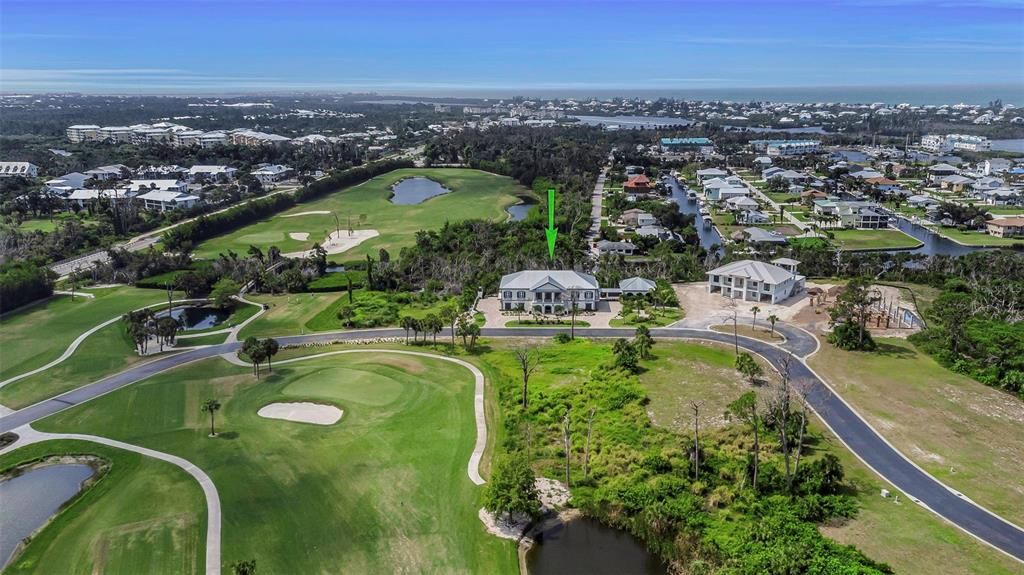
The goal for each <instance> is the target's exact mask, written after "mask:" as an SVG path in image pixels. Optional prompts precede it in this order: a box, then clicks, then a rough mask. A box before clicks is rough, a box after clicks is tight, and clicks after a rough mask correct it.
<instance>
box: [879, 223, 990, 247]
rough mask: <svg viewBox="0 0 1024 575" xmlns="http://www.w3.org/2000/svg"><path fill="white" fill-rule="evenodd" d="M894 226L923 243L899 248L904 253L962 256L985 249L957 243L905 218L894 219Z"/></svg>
mask: <svg viewBox="0 0 1024 575" xmlns="http://www.w3.org/2000/svg"><path fill="white" fill-rule="evenodd" d="M896 228H897V229H899V230H900V231H902V232H903V233H905V234H907V235H909V236H913V237H914V238H916V239H917V240H919V241H921V242H922V243H924V245H923V246H921V247H919V248H916V249H913V250H899V251H902V252H904V253H910V254H924V255H926V256H962V255H966V254H969V253H971V252H976V251H980V250H984V249H987V248H983V247H979V246H965V245H963V244H958V243H956V242H954V241H953V240H951V239H948V238H946V237H943V236H941V235H939V234H937V233H936V232H934V231H932V230H930V229H928V228H927V227H925V226H922V225H921V224H915V223H913V222H910V221H908V220H906V219H905V218H897V219H896Z"/></svg>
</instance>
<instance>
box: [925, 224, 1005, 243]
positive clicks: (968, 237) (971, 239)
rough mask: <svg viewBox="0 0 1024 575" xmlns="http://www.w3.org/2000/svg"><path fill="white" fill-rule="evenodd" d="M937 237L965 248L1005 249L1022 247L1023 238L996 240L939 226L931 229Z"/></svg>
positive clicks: (980, 234)
mask: <svg viewBox="0 0 1024 575" xmlns="http://www.w3.org/2000/svg"><path fill="white" fill-rule="evenodd" d="M932 229H934V230H935V231H936V232H938V233H939V235H942V236H946V237H947V238H949V239H951V240H953V241H954V242H957V243H960V244H964V245H967V246H992V247H1007V246H1012V245H1016V244H1021V245H1024V238H1020V237H1016V238H997V237H995V236H990V235H988V234H986V233H984V232H980V231H960V230H958V229H956V228H947V227H944V226H939V227H935V228H932Z"/></svg>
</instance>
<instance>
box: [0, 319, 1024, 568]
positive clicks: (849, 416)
mask: <svg viewBox="0 0 1024 575" xmlns="http://www.w3.org/2000/svg"><path fill="white" fill-rule="evenodd" d="M565 331H567V330H564V329H550V328H489V329H482V330H481V335H482V336H484V337H524V336H527V337H547V336H553V335H554V334H556V333H558V332H565ZM444 333H448V330H445V332H444ZM576 333H577V335H579V336H581V337H604V338H609V337H613V338H614V337H627V338H628V337H632V336H633V334H634V331H633V330H632V329H617V328H607V329H605V328H581V329H577V330H576ZM783 333H784V335H785V336H786V337H787V341H786V343H785V344H783V346H784V347H785V348H787V349H784V348H783V347H777V346H774V345H771V344H769V343H766V342H763V341H759V340H755V339H750V338H745V337H740V338H739V345H740V347H742V348H743V349H745V350H747V351H750V352H752V353H756V354H758V355H760V356H762V357H764V358H765V359H766V360H767V361H768V362H770V363H771V364H772V365H773V366H775V368H776V369H780V368H781V367H782V365H783V364H784V362H786V361H787V360H788V359H789V358H791V357H793V356H792V355H791V354H796V355H798V356H801V357H803V356H806V355H808V354H810V353H813V351H814V350H815V349H817V341H816V340H815V339H814V338H813V337H812V336H810V334H807V333H806V332H802V330H797V329H791V330H790V329H787V330H786V331H785V332H783ZM404 335H405V331H404V330H401V329H380V330H363V331H347V332H334V333H320V334H312V335H298V336H287V337H280V338H277V339H278V341H279V342H280V343H281V344H282V345H297V344H298V345H301V344H310V343H312V344H316V343H321V344H326V343H330V342H334V341H350V340H358V339H368V338H384V337H387V338H396V337H403V336H404ZM651 335H653V336H654V337H656V338H682V339H698V340H706V341H715V342H719V343H724V344H726V345H732V344H733V336H732V335H730V334H724V333H718V332H713V331H707V330H702V329H687V328H661V329H652V330H651ZM812 341H813V342H814V343H813V346H812V345H811V342H812ZM239 347H240V344H239V343H237V342H232V343H224V344H221V345H216V346H209V347H203V348H198V349H194V350H190V351H185V352H182V353H178V354H175V355H171V356H167V357H163V358H160V359H158V360H155V361H152V362H148V363H145V364H142V365H139V366H136V367H132V368H129V369H127V370H125V371H122V372H120V373H117V374H114V375H112V376H110V377H107V378H105V379H102V380H100V381H97V382H95V383H91V384H89V385H86V386H84V387H80V388H78V389H75V390H73V391H69V392H67V393H63V394H61V395H59V396H56V397H54V398H51V399H47V400H44V401H41V402H39V403H37V404H34V405H31V406H29V407H26V408H23V409H20V410H18V411H16V412H14V413H11V414H9V415H7V416H5V417H2V418H0V433H2V432H6V431H10V430H12V429H15V428H17V427H19V426H21V425H26V424H30V423H32V422H34V421H37V420H39V419H42V418H44V417H47V416H49V415H52V414H54V413H57V412H58V411H62V410H64V409H67V408H68V407H71V406H74V405H76V404H79V403H82V402H85V401H89V400H90V399H93V398H96V397H99V396H101V395H104V394H106V393H109V392H111V391H114V390H116V389H119V388H121V387H124V386H126V385H130V384H132V383H135V382H137V381H140V380H142V379H145V378H147V377H150V376H152V375H154V374H156V373H160V372H162V371H166V370H168V369H171V368H174V367H177V366H179V365H183V364H185V363H190V362H193V361H198V360H201V359H206V358H210V357H214V356H217V355H220V354H223V353H231V352H234V351H237V349H238V348H239ZM789 363H790V365H789V369H790V377H791V381H792V384H793V386H794V387H796V388H797V389H799V390H800V391H802V392H803V394H804V396H805V398H806V400H807V403H808V404H809V405H810V406H811V408H812V409H814V411H815V412H816V413H817V414H818V416H819V417H820V418H821V420H822V421H824V422H825V425H826V426H828V428H829V429H830V430H831V431H832V432H833V433H834V434H835V435H836V437H838V438H839V440H840V441H842V442H843V444H844V445H846V447H848V448H849V449H850V451H852V452H853V453H854V455H856V456H857V457H858V458H859V459H860V460H861V461H863V462H864V463H865V464H866V465H867V466H868V467H870V468H871V469H872V470H874V471H875V472H876V473H877V474H878V475H880V476H881V477H882V478H884V479H885V480H886V481H888V482H889V483H891V484H892V485H893V486H895V487H896V488H897V489H899V490H901V491H903V492H904V493H906V494H907V496H908V497H910V498H911V499H912V500H913V501H915V502H917V503H919V504H921V505H922V506H924V507H926V508H927V509H929V510H931V511H932V512H933V513H935V514H937V515H939V516H940V517H942V518H944V519H946V520H947V521H949V522H950V523H952V524H953V525H955V526H957V527H959V528H960V529H962V530H964V531H965V532H967V533H968V534H970V535H972V536H974V537H976V538H977V539H979V540H980V541H982V542H984V543H987V544H989V545H991V546H992V547H995V548H996V549H998V550H1000V551H1002V552H1004V553H1006V554H1007V555H1010V556H1011V557H1014V558H1016V559H1017V560H1019V561H1022V562H1024V530H1022V529H1021V528H1019V527H1017V526H1015V525H1013V524H1011V523H1009V522H1007V521H1005V520H1003V519H1002V518H1000V517H998V516H996V515H994V514H992V513H991V512H989V511H988V510H986V509H984V508H982V507H980V506H979V505H977V504H975V503H974V502H972V501H971V500H970V499H968V498H967V497H965V496H964V495H963V494H961V493H959V492H957V491H955V490H953V489H951V488H949V487H947V486H946V485H944V484H942V483H940V482H939V481H938V480H937V479H935V478H934V477H932V476H931V475H929V474H928V473H926V472H925V471H924V470H922V469H921V468H920V467H918V466H917V465H916V464H914V463H913V462H911V461H910V460H909V459H907V458H906V457H905V456H904V455H903V454H902V453H900V452H899V451H898V450H897V449H896V448H894V447H893V446H892V445H890V444H889V442H887V441H886V440H885V439H884V438H883V437H881V436H880V435H879V434H878V433H877V432H876V431H875V430H874V429H873V428H872V427H871V426H870V425H869V424H868V423H867V422H866V421H865V420H864V419H862V418H861V417H860V415H858V414H857V413H856V412H855V411H854V410H853V409H852V408H851V407H850V406H849V405H848V404H847V403H846V402H845V401H844V400H843V399H842V398H841V397H839V395H837V394H836V393H834V392H833V390H832V389H831V388H830V387H829V386H828V384H826V383H825V382H824V381H823V380H822V379H821V378H820V377H818V375H817V374H816V373H814V371H813V370H811V369H810V368H809V367H808V366H807V365H806V364H804V363H803V361H801V360H799V359H794V360H792V361H789Z"/></svg>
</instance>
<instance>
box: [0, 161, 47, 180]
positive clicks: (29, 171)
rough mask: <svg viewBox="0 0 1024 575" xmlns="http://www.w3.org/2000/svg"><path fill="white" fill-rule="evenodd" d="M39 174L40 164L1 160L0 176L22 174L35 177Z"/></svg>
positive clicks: (6, 176) (7, 176) (26, 176)
mask: <svg viewBox="0 0 1024 575" xmlns="http://www.w3.org/2000/svg"><path fill="white" fill-rule="evenodd" d="M38 175H39V166H37V165H35V164H33V163H31V162H0V178H10V177H14V176H22V177H25V178H34V177H36V176H38Z"/></svg>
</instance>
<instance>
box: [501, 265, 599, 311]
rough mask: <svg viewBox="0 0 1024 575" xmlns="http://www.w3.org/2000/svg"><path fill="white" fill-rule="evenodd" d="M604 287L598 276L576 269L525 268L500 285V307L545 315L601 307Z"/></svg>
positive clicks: (510, 275) (506, 277)
mask: <svg viewBox="0 0 1024 575" xmlns="http://www.w3.org/2000/svg"><path fill="white" fill-rule="evenodd" d="M600 292H601V289H600V287H599V286H598V283H597V279H595V278H594V276H592V275H589V274H584V273H580V272H576V271H572V270H525V271H521V272H516V273H513V274H508V275H505V276H502V278H501V282H500V284H499V288H498V299H499V303H500V308H501V309H502V310H506V311H512V310H516V309H523V310H526V311H536V312H538V313H544V314H563V313H565V312H566V311H567V310H569V309H570V306H572V305H573V304H575V305H576V309H579V310H584V311H593V310H596V309H597V302H598V299H599V298H600Z"/></svg>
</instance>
